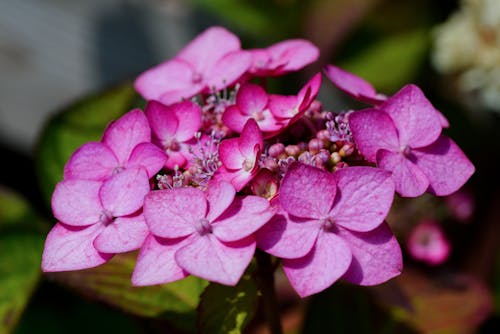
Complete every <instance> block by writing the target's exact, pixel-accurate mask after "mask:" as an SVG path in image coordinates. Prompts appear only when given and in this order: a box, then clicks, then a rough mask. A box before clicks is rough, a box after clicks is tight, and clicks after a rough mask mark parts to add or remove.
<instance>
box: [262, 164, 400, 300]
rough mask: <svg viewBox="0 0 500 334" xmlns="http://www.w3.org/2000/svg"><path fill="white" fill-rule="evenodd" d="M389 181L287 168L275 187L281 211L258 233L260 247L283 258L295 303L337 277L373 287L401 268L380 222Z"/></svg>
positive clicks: (353, 171) (376, 172) (380, 175)
mask: <svg viewBox="0 0 500 334" xmlns="http://www.w3.org/2000/svg"><path fill="white" fill-rule="evenodd" d="M393 196H394V184H393V182H392V180H391V178H390V174H389V173H388V172H385V171H383V170H380V169H376V168H371V167H350V168H346V169H341V170H339V171H337V172H335V173H333V174H332V173H329V172H327V171H324V170H321V169H318V168H316V167H312V166H309V165H305V164H301V163H294V164H292V166H290V168H289V169H288V172H287V174H286V175H285V177H284V179H283V181H282V183H281V188H280V195H279V201H280V205H281V208H282V209H281V211H280V212H279V213H278V214H277V215H276V216H275V217H274V218H273V219H271V221H270V222H269V223H268V224H267V225H265V226H264V227H263V228H262V229H261V230H259V232H258V235H257V239H258V245H259V247H260V248H262V249H264V250H265V251H266V252H268V253H270V254H273V255H275V256H277V257H281V258H283V269H284V271H285V274H286V275H287V277H288V279H289V280H290V283H291V284H292V286H293V287H294V289H295V290H296V291H297V293H298V294H299V295H300V296H301V297H305V296H309V295H311V294H314V293H317V292H319V291H322V290H324V289H326V288H327V287H329V286H330V285H331V284H332V283H333V282H335V281H336V280H337V279H339V278H341V277H342V278H344V279H346V280H348V281H350V282H352V283H356V284H360V285H374V284H379V283H382V282H385V281H387V280H388V279H390V278H392V277H394V276H396V275H398V274H399V273H400V272H401V269H402V257H401V250H400V248H399V245H398V243H397V241H396V239H395V238H394V236H393V235H392V233H391V231H390V229H389V228H388V226H387V225H386V224H385V223H384V222H383V221H384V219H385V217H386V215H387V213H388V211H389V209H390V207H391V204H392V199H393Z"/></svg>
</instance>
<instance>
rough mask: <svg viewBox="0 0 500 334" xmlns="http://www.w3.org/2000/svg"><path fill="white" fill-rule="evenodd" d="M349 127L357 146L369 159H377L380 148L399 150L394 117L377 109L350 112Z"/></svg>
mask: <svg viewBox="0 0 500 334" xmlns="http://www.w3.org/2000/svg"><path fill="white" fill-rule="evenodd" d="M348 117H349V127H350V129H351V132H352V136H353V138H354V142H355V143H356V147H357V148H358V150H359V151H360V152H361V154H363V156H364V157H365V158H366V159H367V160H368V161H375V159H376V154H377V151H378V150H379V149H386V150H389V151H399V139H398V134H397V130H396V127H395V126H394V123H393V121H392V119H391V118H390V117H389V116H388V115H387V114H386V113H384V112H381V111H379V110H376V109H366V110H359V111H355V112H353V113H350V114H349V116H348Z"/></svg>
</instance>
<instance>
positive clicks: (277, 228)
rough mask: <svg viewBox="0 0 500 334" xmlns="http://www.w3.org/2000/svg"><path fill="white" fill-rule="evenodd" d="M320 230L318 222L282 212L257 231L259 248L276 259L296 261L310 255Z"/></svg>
mask: <svg viewBox="0 0 500 334" xmlns="http://www.w3.org/2000/svg"><path fill="white" fill-rule="evenodd" d="M320 228H321V227H320V225H319V223H318V221H317V220H308V219H305V218H298V217H293V216H289V215H288V214H286V212H280V213H277V214H276V215H274V216H273V218H271V220H270V221H269V222H268V223H267V224H265V225H264V226H262V228H261V229H259V230H258V231H257V233H256V235H255V236H256V239H257V246H258V247H259V248H260V249H262V250H264V251H266V252H267V253H269V254H271V255H274V256H276V257H280V258H284V259H296V258H299V257H303V256H305V255H306V254H307V253H309V251H310V250H311V248H312V247H313V246H314V243H315V242H316V239H317V237H318V233H319V231H320Z"/></svg>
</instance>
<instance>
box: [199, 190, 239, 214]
mask: <svg viewBox="0 0 500 334" xmlns="http://www.w3.org/2000/svg"><path fill="white" fill-rule="evenodd" d="M235 194H236V190H235V189H234V187H233V186H232V185H231V184H230V183H228V182H224V181H220V182H211V183H209V185H208V188H207V191H206V197H207V201H208V214H207V219H208V220H209V221H214V220H215V219H217V218H218V217H219V216H220V215H221V214H222V213H223V212H224V211H225V210H226V209H227V208H228V207H229V205H231V203H232V202H233V200H234V195H235Z"/></svg>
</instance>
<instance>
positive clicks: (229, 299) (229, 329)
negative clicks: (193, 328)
mask: <svg viewBox="0 0 500 334" xmlns="http://www.w3.org/2000/svg"><path fill="white" fill-rule="evenodd" d="M258 299H259V294H258V290H257V285H256V283H255V280H254V279H253V277H251V276H250V274H245V275H244V276H243V277H242V278H241V280H240V281H239V282H238V284H237V285H236V286H225V285H220V284H217V283H210V285H209V286H208V287H207V288H206V289H205V291H204V292H203V294H202V295H201V301H200V305H199V307H198V330H199V333H203V334H216V333H230V334H238V333H242V332H243V330H244V329H245V327H246V326H247V325H248V323H249V322H250V321H251V320H252V318H253V317H254V315H255V312H256V309H257V305H258Z"/></svg>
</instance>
